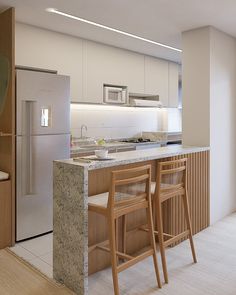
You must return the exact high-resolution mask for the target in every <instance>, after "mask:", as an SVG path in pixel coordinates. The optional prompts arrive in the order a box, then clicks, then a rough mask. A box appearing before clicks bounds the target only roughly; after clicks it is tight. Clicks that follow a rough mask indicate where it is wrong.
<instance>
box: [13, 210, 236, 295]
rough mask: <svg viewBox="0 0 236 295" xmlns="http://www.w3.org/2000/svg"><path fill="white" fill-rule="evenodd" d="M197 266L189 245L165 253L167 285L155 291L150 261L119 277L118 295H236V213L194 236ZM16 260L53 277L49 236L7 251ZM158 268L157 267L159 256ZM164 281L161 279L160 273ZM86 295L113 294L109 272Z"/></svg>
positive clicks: (95, 280) (99, 276)
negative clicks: (119, 290) (19, 258)
mask: <svg viewBox="0 0 236 295" xmlns="http://www.w3.org/2000/svg"><path fill="white" fill-rule="evenodd" d="M194 242H195V247H196V251H197V257H198V263H197V264H193V263H192V258H191V252H190V247H189V242H188V241H184V242H183V243H181V244H179V245H178V246H176V247H174V248H170V249H168V250H167V261H168V271H169V279H170V283H169V284H164V285H163V288H162V289H161V290H160V289H158V288H157V287H156V280H155V274H154V271H153V265H152V259H151V258H148V259H146V260H144V261H142V262H140V263H139V264H137V265H135V266H133V267H132V268H131V269H128V270H126V271H124V272H122V273H121V274H120V275H119V283H120V289H121V293H122V294H125V295H128V294H132V295H147V294H149V295H151V294H153V295H154V294H159V295H162V294H163V295H167V294H168V295H203V294H205V295H223V294H224V295H235V294H236V291H235V290H236V280H235V278H236V275H235V274H236V250H235V249H236V246H235V245H236V213H234V214H232V215H230V216H228V217H226V218H224V219H223V220H221V221H219V222H217V223H216V224H215V225H214V226H212V227H209V228H207V229H205V230H204V231H201V232H200V233H198V234H197V235H195V236H194ZM10 249H11V250H12V251H14V252H15V253H16V254H17V255H18V256H20V257H22V258H23V259H25V260H27V261H28V262H29V263H31V264H33V265H34V266H35V267H36V268H38V269H39V270H40V271H41V272H42V273H44V274H45V275H47V276H48V277H50V278H51V277H52V234H48V235H45V236H42V237H39V238H35V239H32V240H29V241H26V242H22V243H18V244H17V245H16V246H15V247H12V248H10ZM158 258H159V266H160V268H161V263H160V255H159V254H158ZM161 276H162V279H163V275H162V272H161ZM89 294H90V295H104V294H113V284H112V277H111V269H110V268H108V269H105V270H103V271H100V272H97V273H95V274H93V275H91V276H90V277H89Z"/></svg>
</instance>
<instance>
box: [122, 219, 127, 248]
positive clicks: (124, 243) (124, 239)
mask: <svg viewBox="0 0 236 295" xmlns="http://www.w3.org/2000/svg"><path fill="white" fill-rule="evenodd" d="M126 230H127V229H126V215H123V216H122V252H123V253H126Z"/></svg>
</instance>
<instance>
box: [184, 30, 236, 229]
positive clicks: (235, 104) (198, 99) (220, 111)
mask: <svg viewBox="0 0 236 295" xmlns="http://www.w3.org/2000/svg"><path fill="white" fill-rule="evenodd" d="M183 45H184V46H183V52H184V54H183V139H184V144H186V145H198V146H203V145H205V146H210V220H211V223H212V224H213V223H215V222H216V221H218V220H220V219H222V218H223V217H224V216H226V215H228V214H230V213H231V212H233V211H235V210H236V181H235V175H236V174H235V173H236V156H235V152H236V113H235V110H236V87H235V83H236V39H235V38H233V37H230V36H228V35H226V34H224V33H222V32H220V31H218V30H216V29H214V28H211V27H206V28H200V29H197V30H193V31H189V32H185V33H183Z"/></svg>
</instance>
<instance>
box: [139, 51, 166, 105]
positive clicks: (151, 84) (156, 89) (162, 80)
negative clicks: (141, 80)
mask: <svg viewBox="0 0 236 295" xmlns="http://www.w3.org/2000/svg"><path fill="white" fill-rule="evenodd" d="M168 72H169V71H168V62H167V61H165V60H162V59H157V58H154V57H151V56H145V94H151V95H159V99H160V101H161V102H162V103H163V106H164V107H168V97H169V96H168V76H169V75H168Z"/></svg>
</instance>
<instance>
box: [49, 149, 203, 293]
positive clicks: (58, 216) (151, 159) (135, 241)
mask: <svg viewBox="0 0 236 295" xmlns="http://www.w3.org/2000/svg"><path fill="white" fill-rule="evenodd" d="M183 157H187V158H188V180H187V184H188V191H189V201H190V214H191V217H192V226H193V233H197V232H199V231H201V230H202V229H204V228H206V227H207V226H208V225H209V148H207V147H183V146H181V145H176V146H167V147H160V148H154V149H148V150H140V151H129V152H122V153H116V154H112V158H114V159H112V160H108V161H92V162H90V163H82V162H76V161H73V159H69V160H61V161H55V162H54V211H53V219H54V220H53V221H54V222H53V223H54V232H53V275H54V278H55V279H56V280H58V281H60V282H62V283H64V284H65V285H66V286H67V287H69V288H71V289H72V290H73V291H74V292H76V294H80V295H84V294H88V275H89V274H91V273H94V272H96V271H99V270H101V269H103V268H105V267H107V266H109V253H104V252H102V251H99V250H94V251H93V252H91V253H88V252H89V251H88V247H89V246H91V245H94V244H96V243H100V242H103V241H105V240H107V230H106V222H105V220H104V219H103V218H102V217H100V216H97V215H96V214H95V213H89V214H88V198H89V196H91V195H95V194H99V193H103V192H106V191H108V190H109V184H110V173H111V171H114V170H117V169H119V170H120V169H124V168H127V167H135V166H139V165H143V164H150V165H151V166H152V177H153V180H155V171H156V165H157V162H158V161H165V160H174V159H179V158H183ZM144 213H145V212H140V213H135V214H131V215H130V216H129V218H128V220H127V231H128V233H129V232H130V234H129V235H128V237H127V250H128V252H129V253H134V252H137V251H139V250H140V249H141V248H143V247H145V246H147V237H146V233H145V232H144V231H135V230H134V229H135V228H137V227H139V226H140V225H142V221H144ZM163 219H164V225H165V226H164V231H165V232H167V233H169V234H172V235H176V234H178V233H179V232H181V231H183V229H184V228H185V222H184V215H183V209H182V204H181V202H180V200H179V199H178V198H177V199H173V200H169V201H168V202H166V204H164V206H163Z"/></svg>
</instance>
